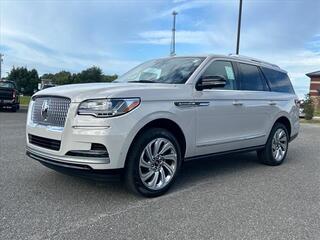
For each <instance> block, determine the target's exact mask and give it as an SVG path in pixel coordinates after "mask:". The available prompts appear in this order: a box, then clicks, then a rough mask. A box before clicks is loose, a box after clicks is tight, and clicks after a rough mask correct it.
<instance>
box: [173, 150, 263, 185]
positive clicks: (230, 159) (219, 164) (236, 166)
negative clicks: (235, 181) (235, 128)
mask: <svg viewBox="0 0 320 240" xmlns="http://www.w3.org/2000/svg"><path fill="white" fill-rule="evenodd" d="M260 166H261V165H260V163H259V160H258V158H257V154H256V152H249V153H235V154H227V155H220V156H216V157H209V158H204V159H199V160H192V161H187V162H185V163H184V165H183V169H182V171H181V173H180V176H179V178H178V179H177V182H176V184H175V189H177V188H184V187H185V186H188V185H190V183H192V184H197V183H201V182H206V181H208V180H211V179H212V178H215V177H219V176H224V175H227V174H236V173H237V172H240V171H250V169H251V168H257V167H260Z"/></svg>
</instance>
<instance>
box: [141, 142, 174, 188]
mask: <svg viewBox="0 0 320 240" xmlns="http://www.w3.org/2000/svg"><path fill="white" fill-rule="evenodd" d="M176 169H177V152H176V149H175V147H174V145H173V144H172V143H171V142H170V141H169V140H168V139H166V138H156V139H154V140H152V141H151V142H149V143H148V144H147V146H146V147H145V148H144V150H143V151H142V154H141V156H140V161H139V175H140V179H141V181H142V183H143V184H144V185H145V186H146V187H147V188H149V189H151V190H159V189H162V188H164V187H165V186H166V185H168V183H169V182H171V180H172V178H173V176H174V174H175V172H176Z"/></svg>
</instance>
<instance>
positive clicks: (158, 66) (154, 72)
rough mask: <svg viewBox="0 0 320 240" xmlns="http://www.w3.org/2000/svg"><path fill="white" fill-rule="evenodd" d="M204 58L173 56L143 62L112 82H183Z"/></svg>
mask: <svg viewBox="0 0 320 240" xmlns="http://www.w3.org/2000/svg"><path fill="white" fill-rule="evenodd" d="M204 59H205V58H201V57H174V58H165V59H155V60H151V61H148V62H145V63H143V64H141V65H139V66H137V67H135V68H133V69H132V70H130V71H129V72H127V73H125V74H124V75H122V76H121V77H119V78H118V79H117V80H115V81H114V82H120V83H122V82H146V83H171V84H179V83H185V82H186V81H187V80H188V78H189V77H190V76H191V74H192V73H193V72H194V71H195V70H196V69H197V67H199V65H200V64H201V63H202V61H203V60H204Z"/></svg>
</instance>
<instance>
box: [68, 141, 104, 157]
mask: <svg viewBox="0 0 320 240" xmlns="http://www.w3.org/2000/svg"><path fill="white" fill-rule="evenodd" d="M66 155H68V156H77V157H94V158H108V157H109V153H108V151H107V149H106V147H105V146H104V145H102V144H99V143H92V144H91V149H90V150H72V151H69V152H67V154H66Z"/></svg>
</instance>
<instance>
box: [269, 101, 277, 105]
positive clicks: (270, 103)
mask: <svg viewBox="0 0 320 240" xmlns="http://www.w3.org/2000/svg"><path fill="white" fill-rule="evenodd" d="M269 105H270V106H275V105H277V103H276V102H269Z"/></svg>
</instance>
